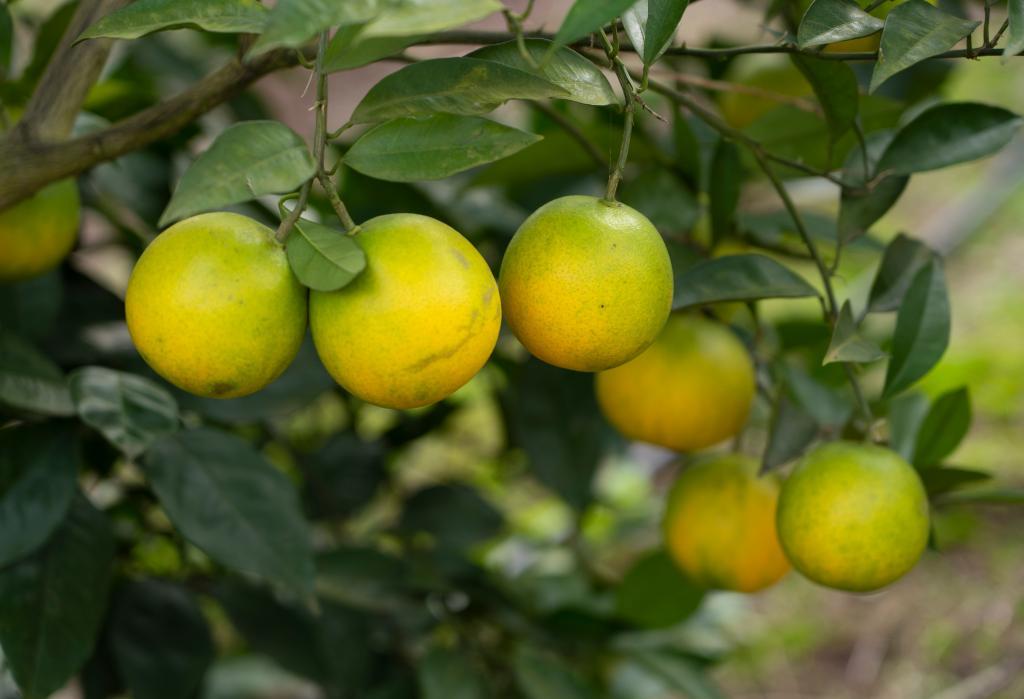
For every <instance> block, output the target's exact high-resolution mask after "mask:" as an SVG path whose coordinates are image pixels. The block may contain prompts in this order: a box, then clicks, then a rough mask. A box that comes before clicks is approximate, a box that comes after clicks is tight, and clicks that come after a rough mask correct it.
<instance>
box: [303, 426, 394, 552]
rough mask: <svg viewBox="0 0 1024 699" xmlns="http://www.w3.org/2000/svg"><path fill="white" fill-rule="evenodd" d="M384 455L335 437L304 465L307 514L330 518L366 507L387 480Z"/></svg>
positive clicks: (349, 437) (377, 448)
mask: <svg viewBox="0 0 1024 699" xmlns="http://www.w3.org/2000/svg"><path fill="white" fill-rule="evenodd" d="M385 455H386V452H385V450H384V448H383V447H382V446H381V444H380V443H379V442H364V441H362V440H361V439H359V438H358V437H356V436H355V435H354V434H351V433H348V432H342V433H340V434H336V435H334V436H333V437H332V438H331V439H330V440H329V441H328V442H327V444H325V445H324V446H323V447H321V448H320V449H318V450H317V451H315V452H314V453H312V454H311V455H309V456H308V457H306V458H305V459H303V461H302V462H301V465H302V472H303V475H304V479H303V480H304V486H305V487H304V491H303V494H304V500H305V502H306V511H307V513H308V514H309V515H310V516H312V517H314V518H330V517H338V516H344V515H350V514H352V513H353V512H356V511H358V510H360V509H362V508H363V507H365V506H366V505H367V504H368V503H369V502H370V501H371V500H372V499H373V496H374V495H375V494H376V492H377V489H378V488H379V487H380V486H381V485H382V484H383V483H384V482H385V481H386V480H387V470H386V467H385V461H384V459H385ZM318 570H319V568H318Z"/></svg>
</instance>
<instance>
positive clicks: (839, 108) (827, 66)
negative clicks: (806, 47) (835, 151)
mask: <svg viewBox="0 0 1024 699" xmlns="http://www.w3.org/2000/svg"><path fill="white" fill-rule="evenodd" d="M790 59H791V60H792V61H793V63H794V64H795V65H796V67H797V68H798V69H799V70H800V72H801V73H802V74H803V76H804V77H805V78H807V82H808V83H810V84H811V88H812V89H813V90H814V95H815V96H816V97H817V98H818V102H819V103H820V104H821V110H822V112H824V113H825V121H826V122H827V123H828V130H829V134H830V135H831V136H832V140H833V141H838V140H839V139H840V138H841V137H842V136H843V135H844V134H845V133H846V132H847V131H849V130H850V129H851V128H853V125H854V122H856V120H857V111H858V109H859V108H860V92H859V90H858V88H857V76H856V75H854V73H853V69H852V68H850V66H848V65H846V64H845V63H843V62H842V61H826V60H823V59H820V58H812V57H810V56H801V55H798V54H792V55H790Z"/></svg>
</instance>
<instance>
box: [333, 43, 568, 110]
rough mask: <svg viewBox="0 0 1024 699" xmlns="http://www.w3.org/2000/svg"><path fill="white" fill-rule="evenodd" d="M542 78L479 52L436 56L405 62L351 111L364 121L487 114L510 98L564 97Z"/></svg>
mask: <svg viewBox="0 0 1024 699" xmlns="http://www.w3.org/2000/svg"><path fill="white" fill-rule="evenodd" d="M568 94H569V93H568V92H567V91H566V90H564V89H562V88H560V87H558V86H557V85H553V84H552V83H550V82H548V81H547V80H545V79H544V78H541V77H538V76H537V75H534V74H533V73H527V72H526V71H523V70H518V69H516V68H510V67H508V66H506V65H502V64H501V63H495V62H494V61H484V60H480V59H479V58H435V59H432V60H428V61H422V62H420V63H413V64H412V65H408V66H405V67H404V68H402V69H401V70H399V71H396V72H394V73H392V74H391V75H388V76H387V77H385V78H384V79H383V80H381V81H380V82H378V83H377V84H376V85H374V86H373V87H372V88H370V91H369V92H368V93H367V95H366V97H364V98H363V100H362V101H361V102H360V103H359V105H358V106H357V107H356V109H355V111H354V112H353V113H352V122H353V123H355V124H366V123H372V122H375V121H385V120H387V119H396V118H399V117H424V116H430V115H432V114H437V113H445V114H463V115H474V114H485V113H487V112H490V111H493V110H494V109H496V108H497V107H499V106H501V105H502V104H504V103H505V102H507V101H508V100H511V99H546V98H549V97H566V96H567V95H568Z"/></svg>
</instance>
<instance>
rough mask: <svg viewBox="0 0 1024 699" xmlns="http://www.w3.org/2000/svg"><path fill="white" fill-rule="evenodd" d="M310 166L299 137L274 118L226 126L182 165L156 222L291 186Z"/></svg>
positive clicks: (301, 179) (306, 175) (310, 173)
mask: <svg viewBox="0 0 1024 699" xmlns="http://www.w3.org/2000/svg"><path fill="white" fill-rule="evenodd" d="M314 172H316V164H315V163H314V162H313V156H312V155H311V154H310V152H309V148H308V147H307V146H306V143H305V141H303V140H302V137H301V136H299V135H298V134H297V133H295V132H294V131H292V130H291V129H289V128H288V127H287V126H285V125H284V124H282V123H281V122H279V121H244V122H241V123H239V124H235V125H234V126H230V127H228V128H227V129H225V130H224V132H223V133H221V134H220V135H219V136H218V137H217V139H216V140H215V141H214V142H213V145H211V146H210V148H209V149H207V151H206V152H205V153H203V154H202V155H200V156H199V157H198V158H197V159H196V161H195V162H194V163H192V165H191V167H189V169H188V170H186V171H185V174H184V175H182V177H181V180H179V181H178V187H177V189H175V190H174V196H173V197H171V202H170V203H169V204H168V205H167V209H166V210H165V211H164V213H163V216H161V217H160V225H161V226H165V225H167V224H168V223H171V222H173V221H176V220H178V219H181V218H185V217H186V216H191V215H193V214H197V213H200V212H202V211H209V210H210V209H217V208H221V207H225V206H230V205H232V204H240V203H242V202H245V201H249V200H251V199H255V198H257V197H261V196H263V195H265V194H281V193H283V192H290V191H292V190H295V189H297V188H298V187H299V186H300V185H301V184H302V183H303V182H305V181H306V180H308V179H309V178H311V177H312V176H313V173H314Z"/></svg>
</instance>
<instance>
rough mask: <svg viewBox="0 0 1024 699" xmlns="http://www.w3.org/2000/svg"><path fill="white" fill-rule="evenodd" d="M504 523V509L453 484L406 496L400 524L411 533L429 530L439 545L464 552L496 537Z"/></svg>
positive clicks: (472, 491) (401, 527) (426, 489)
mask: <svg viewBox="0 0 1024 699" xmlns="http://www.w3.org/2000/svg"><path fill="white" fill-rule="evenodd" d="M503 525H504V520H503V519H502V516H501V513H499V512H498V511H497V510H495V509H494V507H493V506H492V505H491V504H490V503H489V502H487V501H486V500H484V499H483V497H481V496H480V494H479V493H478V492H477V491H476V490H474V489H473V488H470V487H469V486H466V485H462V484H450V485H437V486H433V487H430V488H425V489H423V490H420V491H417V492H416V493H415V494H414V495H413V496H412V497H411V498H409V499H408V500H406V502H405V506H404V507H403V509H402V521H401V523H400V524H399V528H400V529H401V530H402V531H404V532H406V533H407V534H409V535H413V534H417V533H419V532H426V533H429V534H430V535H431V536H433V538H434V542H435V544H436V545H437V546H438V547H439V548H441V549H443V550H445V551H451V552H460V551H464V550H466V549H468V548H470V547H472V546H474V545H476V544H479V543H480V542H482V541H485V540H487V539H490V538H492V537H493V536H495V535H496V534H498V532H499V531H501V528H502V526H503Z"/></svg>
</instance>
